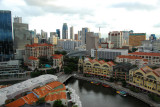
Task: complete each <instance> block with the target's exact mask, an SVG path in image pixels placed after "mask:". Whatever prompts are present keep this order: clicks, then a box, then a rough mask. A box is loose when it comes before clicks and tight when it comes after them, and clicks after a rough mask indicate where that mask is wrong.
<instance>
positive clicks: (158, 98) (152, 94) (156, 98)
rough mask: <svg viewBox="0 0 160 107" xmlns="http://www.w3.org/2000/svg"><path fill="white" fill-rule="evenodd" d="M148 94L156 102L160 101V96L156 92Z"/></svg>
mask: <svg viewBox="0 0 160 107" xmlns="http://www.w3.org/2000/svg"><path fill="white" fill-rule="evenodd" d="M148 96H149V97H150V98H151V99H152V100H153V101H155V102H157V103H160V97H159V96H158V95H156V94H154V93H150V94H148Z"/></svg>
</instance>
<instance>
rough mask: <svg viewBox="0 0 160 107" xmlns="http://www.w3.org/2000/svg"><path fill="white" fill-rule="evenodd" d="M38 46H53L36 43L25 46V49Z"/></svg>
mask: <svg viewBox="0 0 160 107" xmlns="http://www.w3.org/2000/svg"><path fill="white" fill-rule="evenodd" d="M38 46H53V45H52V44H47V43H43V44H38V43H34V44H31V45H29V44H27V45H26V47H38Z"/></svg>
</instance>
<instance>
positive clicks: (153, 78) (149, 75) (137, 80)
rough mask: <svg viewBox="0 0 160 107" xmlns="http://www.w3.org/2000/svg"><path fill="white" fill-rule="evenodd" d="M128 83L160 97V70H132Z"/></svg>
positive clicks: (146, 67)
mask: <svg viewBox="0 0 160 107" xmlns="http://www.w3.org/2000/svg"><path fill="white" fill-rule="evenodd" d="M128 83H129V84H130V85H132V86H135V87H137V88H140V89H141V90H145V91H149V92H152V93H156V94H158V95H160V68H158V69H152V68H150V67H148V66H145V67H142V68H139V69H131V70H130V71H129V81H128Z"/></svg>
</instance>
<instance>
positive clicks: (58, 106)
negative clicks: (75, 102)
mask: <svg viewBox="0 0 160 107" xmlns="http://www.w3.org/2000/svg"><path fill="white" fill-rule="evenodd" d="M53 107H64V105H63V104H62V101H61V100H56V101H55V102H54V103H53Z"/></svg>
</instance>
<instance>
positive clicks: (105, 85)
mask: <svg viewBox="0 0 160 107" xmlns="http://www.w3.org/2000/svg"><path fill="white" fill-rule="evenodd" d="M102 86H104V87H107V88H109V87H110V86H109V85H107V84H102Z"/></svg>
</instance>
